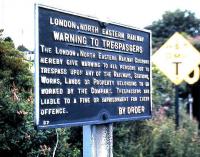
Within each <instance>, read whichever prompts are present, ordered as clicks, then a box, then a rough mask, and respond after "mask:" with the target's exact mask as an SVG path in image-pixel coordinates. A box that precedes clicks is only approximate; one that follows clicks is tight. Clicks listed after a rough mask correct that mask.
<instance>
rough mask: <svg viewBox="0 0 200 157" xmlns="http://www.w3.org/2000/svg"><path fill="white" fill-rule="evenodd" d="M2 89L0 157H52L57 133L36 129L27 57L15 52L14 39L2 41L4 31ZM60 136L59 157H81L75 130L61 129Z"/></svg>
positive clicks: (0, 61)
mask: <svg viewBox="0 0 200 157" xmlns="http://www.w3.org/2000/svg"><path fill="white" fill-rule="evenodd" d="M0 89H1V90H0V143H1V144H0V156H2V157H3V156H8V157H36V156H37V157H44V156H46V157H50V156H52V153H53V150H54V147H55V144H56V132H55V130H42V131H37V130H36V129H35V128H34V123H33V94H32V90H33V76H32V74H31V72H30V71H29V69H28V66H27V63H26V62H25V61H24V58H23V54H22V53H20V52H19V51H18V50H16V49H15V48H14V44H13V42H12V40H11V39H9V40H8V38H6V40H5V39H3V38H2V31H1V30H0ZM79 131H80V130H79ZM58 134H59V143H58V149H57V151H56V156H59V157H62V156H63V157H64V156H69V157H79V156H80V154H81V151H80V142H77V141H73V142H74V143H71V141H72V139H76V138H75V137H74V135H73V132H72V131H71V129H69V128H68V129H58ZM79 139H80V138H79ZM70 140H71V141H70Z"/></svg>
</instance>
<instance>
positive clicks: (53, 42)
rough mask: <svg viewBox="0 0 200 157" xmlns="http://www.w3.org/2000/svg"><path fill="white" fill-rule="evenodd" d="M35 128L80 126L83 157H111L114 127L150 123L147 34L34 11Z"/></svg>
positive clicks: (42, 9) (49, 10) (47, 10)
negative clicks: (127, 123) (125, 122)
mask: <svg viewBox="0 0 200 157" xmlns="http://www.w3.org/2000/svg"><path fill="white" fill-rule="evenodd" d="M35 15H36V40H35V41H36V44H35V50H36V52H35V56H36V57H35V124H36V126H37V128H38V129H48V128H59V127H67V126H84V127H83V146H84V149H83V152H84V157H94V156H95V157H105V156H106V157H112V156H113V155H112V143H113V142H112V138H113V137H112V130H113V128H112V123H113V122H121V121H127V120H142V119H148V118H151V110H152V107H151V101H152V99H151V64H150V55H151V33H150V32H149V31H147V30H142V29H136V28H133V27H128V26H125V25H121V24H116V23H106V22H102V21H99V20H98V19H94V18H91V17H85V16H81V15H79V14H72V13H69V12H66V11H63V10H59V9H55V8H50V7H46V6H42V5H37V6H36V13H35Z"/></svg>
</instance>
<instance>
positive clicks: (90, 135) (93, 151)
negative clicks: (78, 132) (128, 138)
mask: <svg viewBox="0 0 200 157" xmlns="http://www.w3.org/2000/svg"><path fill="white" fill-rule="evenodd" d="M112 150H113V125H112V123H109V124H100V125H86V126H83V157H113V151H112Z"/></svg>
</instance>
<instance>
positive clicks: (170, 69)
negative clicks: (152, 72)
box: [152, 32, 200, 85]
mask: <svg viewBox="0 0 200 157" xmlns="http://www.w3.org/2000/svg"><path fill="white" fill-rule="evenodd" d="M152 62H153V63H154V64H155V65H156V66H157V67H158V68H159V69H160V70H161V71H162V72H163V73H164V74H165V75H166V76H167V77H168V78H169V79H170V80H171V81H172V82H173V83H174V84H176V85H178V84H180V83H181V82H182V81H183V80H185V81H186V82H188V83H190V84H192V83H194V82H196V81H197V80H198V79H199V67H198V65H199V64H200V53H199V52H198V51H197V50H196V49H195V48H194V47H193V46H192V45H191V44H190V43H189V42H188V41H187V40H186V39H185V38H184V37H183V36H182V35H181V34H179V33H178V32H176V33H175V34H174V35H173V36H172V37H170V38H169V40H168V41H167V42H166V43H165V44H164V45H163V46H161V48H160V49H159V50H158V51H157V52H155V54H154V55H153V56H152ZM193 71H194V76H193V78H190V77H189V74H190V73H191V72H193Z"/></svg>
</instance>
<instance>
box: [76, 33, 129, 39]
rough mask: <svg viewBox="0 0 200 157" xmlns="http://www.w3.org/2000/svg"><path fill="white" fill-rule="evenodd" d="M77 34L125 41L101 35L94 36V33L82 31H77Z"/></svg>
mask: <svg viewBox="0 0 200 157" xmlns="http://www.w3.org/2000/svg"><path fill="white" fill-rule="evenodd" d="M78 32H79V33H81V34H87V35H92V36H97V37H103V38H108V39H114V40H121V41H126V40H125V39H119V38H115V37H109V36H106V35H101V34H94V33H90V32H84V31H78Z"/></svg>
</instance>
